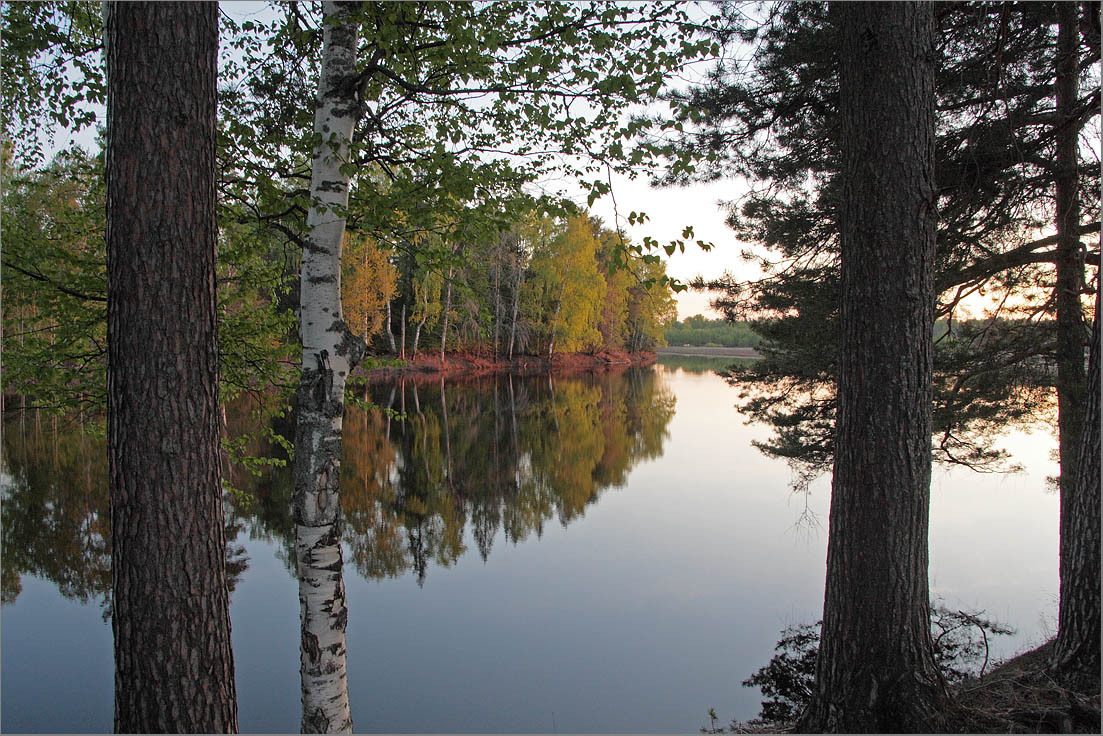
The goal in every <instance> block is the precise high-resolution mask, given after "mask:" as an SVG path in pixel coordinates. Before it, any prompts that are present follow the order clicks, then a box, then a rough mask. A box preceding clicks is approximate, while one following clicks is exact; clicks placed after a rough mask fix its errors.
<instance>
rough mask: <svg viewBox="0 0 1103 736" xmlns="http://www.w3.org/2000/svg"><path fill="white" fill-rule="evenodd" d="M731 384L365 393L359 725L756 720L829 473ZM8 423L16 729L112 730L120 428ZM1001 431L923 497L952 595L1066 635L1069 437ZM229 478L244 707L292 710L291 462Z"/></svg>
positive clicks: (349, 519) (811, 555)
mask: <svg viewBox="0 0 1103 736" xmlns="http://www.w3.org/2000/svg"><path fill="white" fill-rule="evenodd" d="M734 394H735V392H734V390H733V389H732V388H731V387H729V386H727V385H726V384H725V383H724V381H723V380H722V379H721V378H719V377H718V376H716V375H715V374H712V373H709V372H705V373H693V372H688V371H685V370H682V369H680V368H674V367H671V366H669V365H660V366H656V367H655V368H653V369H647V370H642V371H637V370H634V371H629V372H625V373H618V374H604V375H597V376H583V377H578V378H569V379H568V378H559V379H555V380H549V379H548V378H547V377H540V378H525V379H518V378H513V379H508V378H506V377H500V378H498V379H486V380H483V381H480V382H476V383H467V384H462V385H454V386H453V385H448V386H443V387H442V386H441V385H440V384H439V383H434V382H431V381H430V382H428V383H420V384H417V385H415V384H413V383H409V382H407V383H406V384H405V385H404V386H393V387H392V386H382V387H376V388H374V389H373V391H372V398H373V399H374V401H375V402H377V403H379V404H382V405H384V406H388V405H389V406H391V407H392V408H394V409H395V410H397V411H405V414H406V416H407V417H408V421H406V422H400V421H397V420H395V419H391V420H388V419H387V417H386V415H384V414H382V413H379V412H368V411H364V410H360V409H355V408H350V410H349V412H348V414H347V417H346V425H345V426H346V430H345V432H346V435H345V436H346V439H345V459H344V465H343V468H342V474H343V477H342V494H343V499H342V503H343V505H344V509H345V517H346V524H345V528H344V535H343V536H344V545H345V553H344V557H345V584H346V587H347V593H348V609H349V619H348V650H349V688H350V695H351V699H352V708H353V719H354V722H355V724H356V728H357V730H358V731H383V732H438V733H439V732H472V731H474V732H526V731H535V732H552V731H561V732H624V731H633V732H647V731H658V732H671V731H673V732H679V731H680V732H693V731H696V729H697V728H698V727H699V726H702V725H705V724H706V721H707V717H706V711H707V709H708V708H709V707H716V709H717V711H718V713H719V715H720V717H721V718H722V719H725V722H726V719H728V718H732V717H736V718H742V719H746V718H750V717H752V716H754V715H755V714H756V712H757V710H758V701H759V694H758V691H757V690H754V689H747V688H742V687H741V686H740V682H741V681H742V680H743V679H744V678H745V677H747V676H748V675H749V674H751V673H752V672H753V671H754V670H756V669H757V668H758V667H760V666H762V665H764V664H765V663H766V662H767V661H768V660H769V657H770V655H771V653H772V650H773V646H774V643H775V642H776V640H777V639H778V632H779V630H780V629H782V628H784V627H785V626H787V625H791V624H798V623H803V622H811V621H815V620H817V619H818V618H819V615H820V611H821V606H822V591H823V579H824V572H825V559H826V549H827V509H828V504H829V498H828V490H829V480H828V479H821V480H820V481H817V482H816V483H814V484H813V486H812V489H811V493H810V494H809V495H808V496H807V497H806V496H803V495H793V494H792V493H791V492H790V491H789V482H790V476H791V473H790V470H789V468H788V467H787V466H786V465H785V463H784V462H780V461H776V460H771V459H768V458H766V457H764V456H763V455H761V454H760V453H759V452H758V451H757V450H755V449H754V447H753V446H752V445H751V441H752V440H755V439H764V438H765V437H766V430H765V429H764V428H762V427H760V426H749V425H747V424H745V420H744V418H743V417H741V416H740V415H739V413H738V412H736V410H735V409H734V408H733V407H732V404H733V403H734V401H735V398H736V397H735V395H734ZM230 421H231V422H232V423H240V422H244V421H247V420H246V417H245V416H244V414H243V415H242V416H238V417H234V416H231V417H230ZM277 429H279V428H277ZM5 430H6V431H5V437H4V471H3V472H4V474H3V478H2V480H3V486H4V488H3V554H2V560H3V603H4V606H3V612H2V619H0V620H2V675H0V677H2V681H0V693H2V694H0V712H2V715H0V728H2V730H4V731H9V732H11V731H75V732H80V731H91V732H106V731H110V730H111V726H112V722H111V718H112V657H111V629H110V623H109V618H108V616H109V607H108V604H107V602H106V599H105V591H107V590H108V589H109V587H110V573H109V561H110V552H109V549H108V547H107V545H106V544H105V539H106V535H107V527H106V520H107V517H108V514H107V492H106V473H105V471H106V460H105V458H104V451H103V444H102V441H97V440H96V439H94V438H92V437H90V436H82V435H80V433H78V432H70V433H66V432H64V431H61V432H59V434H58V435H57V441H56V442H55V440H54V435H53V432H52V428H51V427H50V426H49V425H47V423H46V422H45V421H44V422H43V423H42V425H41V426H40V427H39V428H38V431H37V433H36V428H35V424H34V421H33V420H32V419H30V418H28V419H27V420H26V421H25V423H24V424H23V426H22V427H21V426H20V424H19V423H18V421H16V422H9V423H8V424H7V425H6V427H5ZM1001 443H1002V445H1003V446H1004V447H1006V448H1007V449H1008V450H1009V451H1010V452H1011V453H1012V454H1013V457H1014V459H1015V460H1017V461H1018V462H1019V463H1021V464H1023V465H1024V466H1025V468H1026V470H1025V471H1024V472H1022V473H1018V474H1015V475H1005V476H994V475H978V474H975V473H972V472H971V471H968V470H963V469H954V470H951V471H945V470H940V469H939V468H937V467H936V469H935V479H934V483H933V487H932V520H931V569H930V576H931V590H932V595H934V596H936V597H938V598H939V599H941V601H942V602H943V603H945V604H946V605H948V606H950V607H953V608H968V609H971V610H977V609H983V610H985V611H986V612H987V614H988V615H989V616H991V617H995V618H997V619H998V620H1000V621H1001V622H1003V623H1007V624H1010V625H1012V626H1014V627H1015V628H1016V629H1017V630H1018V634H1017V635H1016V636H1014V637H1007V638H1004V639H1002V640H999V641H997V642H996V643H995V652H994V654H995V655H996V656H1006V655H1009V654H1012V653H1014V652H1015V651H1017V650H1019V649H1022V648H1023V647H1025V646H1028V645H1031V644H1037V643H1040V642H1041V641H1042V640H1044V639H1045V637H1046V636H1047V635H1048V634H1050V633H1051V632H1052V630H1053V629H1054V628H1055V623H1054V620H1055V610H1056V593H1057V498H1056V496H1055V495H1054V494H1052V493H1047V492H1046V491H1045V487H1046V476H1047V475H1055V474H1056V466H1055V462H1054V460H1053V459H1052V457H1051V453H1052V450H1053V447H1054V441H1053V439H1052V437H1051V436H1050V435H1049V434H1048V433H1043V432H1037V433H1035V434H1032V435H1024V434H1011V435H1008V436H1007V437H1005V438H1003V439H1002V440H1001ZM262 449H263V448H261V447H260V446H258V447H256V448H254V450H255V451H260V450H262ZM232 480H233V482H234V484H235V485H236V486H237V487H239V488H242V489H244V490H245V491H246V492H247V494H248V496H249V499H250V500H248V501H246V500H237V501H235V502H234V503H233V505H232V506H231V507H230V510H231V513H230V514H229V517H230V518H229V519H228V521H227V523H228V531H229V535H228V536H229V537H230V538H231V539H232V540H233V541H232V543H231V549H230V551H229V554H230V561H231V573H232V576H233V585H234V588H233V592H232V597H231V610H230V613H231V618H232V623H233V642H234V652H235V665H236V670H237V682H238V696H239V708H240V725H241V729H242V730H243V731H254V732H255V731H261V732H294V731H297V730H298V727H299V719H300V710H299V673H298V668H299V651H298V644H299V603H298V587H297V583H296V581H295V579H294V577H293V576H292V573H291V571H290V570H291V566H290V560H291V559H292V557H291V549H292V535H293V532H292V526H291V521H290V518H289V515H288V508H287V507H288V502H289V499H290V477H289V473H288V472H287V471H286V470H278V469H277V470H272V471H268V472H266V473H265V474H263V475H262V476H261V477H259V478H253V477H252V476H249V475H248V474H245V473H243V472H241V471H240V470H238V471H235V472H234V473H233V476H232Z"/></svg>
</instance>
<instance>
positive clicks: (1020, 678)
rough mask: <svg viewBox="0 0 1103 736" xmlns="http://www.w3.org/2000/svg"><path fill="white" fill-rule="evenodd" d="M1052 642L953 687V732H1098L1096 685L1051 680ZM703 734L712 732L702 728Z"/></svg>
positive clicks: (745, 728)
mask: <svg viewBox="0 0 1103 736" xmlns="http://www.w3.org/2000/svg"><path fill="white" fill-rule="evenodd" d="M1052 649H1053V640H1052V639H1051V640H1050V641H1048V642H1046V643H1045V644H1043V645H1042V646H1040V647H1038V648H1036V649H1032V650H1030V651H1028V652H1024V653H1022V654H1019V655H1017V656H1015V657H1012V658H1011V659H1008V660H1006V661H1005V662H1002V663H1000V664H998V665H997V666H996V667H994V668H992V671H991V672H989V673H988V674H986V675H985V676H984V677H982V678H979V679H970V680H966V681H964V682H962V683H959V684H956V685H953V686H952V687H951V692H952V693H953V695H954V699H955V700H956V704H957V706H958V712H957V713H956V714H954V716H952V717H951V718H952V722H953V723H954V728H953V730H954V732H957V733H1095V734H1097V733H1100V726H1101V722H1100V700H1099V697H1100V683H1099V680H1096V681H1095V682H1094V683H1093V684H1092V685H1091V686H1090V687H1088V688H1087V689H1086V690H1084V691H1079V692H1078V691H1072V690H1067V689H1065V688H1063V687H1061V686H1060V685H1058V684H1057V683H1056V682H1054V680H1053V678H1052V677H1050V676H1049V674H1048V672H1047V664H1048V657H1049V653H1050V651H1052ZM793 726H794V724H792V723H771V724H763V723H757V722H754V721H752V722H750V723H745V724H741V723H733V724H732V727H731V728H730V729H717V730H716V731H715V732H720V733H723V732H727V733H792V729H793ZM703 730H705V731H706V732H712V731H711V730H708V729H703Z"/></svg>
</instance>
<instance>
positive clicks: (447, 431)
mask: <svg viewBox="0 0 1103 736" xmlns="http://www.w3.org/2000/svg"><path fill="white" fill-rule="evenodd" d="M362 398H366V399H367V400H368V402H369V403H370V404H372V405H373V406H374V408H370V409H365V408H362V407H360V406H354V405H349V406H348V407H346V413H345V421H344V451H343V457H342V459H341V506H342V510H343V512H344V523H343V525H342V526H343V535H342V536H343V541H344V543H345V545H346V547H347V549H348V551H349V557H348V560H347V561H348V562H349V563H350V564H351V565H352V566H354V567H355V569H356V571H357V572H358V573H359V574H360V575H362V576H364V577H365V578H382V577H398V576H401V575H404V574H406V573H407V572H413V573H414V575H415V576H416V578H417V580H418V582H419V583H421V584H424V582H425V579H426V576H427V575H428V570H429V568H430V567H431V566H432V565H436V566H439V567H449V566H451V565H452V564H454V563H455V562H456V561H457V560H458V559H459V558H460V556H461V555H463V554H464V553H465V552H466V551H467V550H468V545H469V544H473V545H474V547H475V548H476V549H477V550H478V553H479V554H480V555H481V556H482V557H483V559H486V558H487V556H488V555H489V554H490V553H491V550H492V548H493V546H494V540H495V539H496V538H497V536H498V534H499V532H501V535H502V537H503V538H504V539H505V540H506V541H507V542H511V543H517V542H520V541H523V540H525V539H526V538H528V537H529V535H531V534H535V535H537V536H539V535H541V534H542V533H543V530H544V525H545V524H546V523H547V522H548V521H550V520H552V519H557V520H558V521H559V522H560V523H561V524H564V525H566V524H569V523H570V522H571V521H572V520H574V519H576V518H579V517H581V516H582V515H583V514H584V513H585V509H586V507H587V506H588V505H590V504H592V503H594V502H596V501H597V499H598V498H599V497H600V495H601V493H602V492H603V491H605V490H606V489H608V488H611V487H618V486H623V485H624V483H625V482H626V480H627V477H628V473H629V471H630V470H631V469H632V468H633V467H634V466H635V465H636V464H637V463H639V462H640V461H642V460H647V459H653V458H656V457H658V456H659V455H661V454H662V447H663V442H664V441H665V440H666V439H667V437H668V433H667V425H668V424H669V422H670V419H671V417H672V416H673V414H674V397H673V395H672V394H671V392H670V391H669V389H668V388H667V387H666V384H665V382H664V379H663V377H662V374H660V373H658V372H655V371H650V370H628V371H624V372H611V373H602V374H585V375H582V376H575V377H570V378H553V377H550V376H539V377H535V376H530V377H517V376H491V377H484V378H479V379H475V380H469V381H465V382H458V383H444V382H442V381H440V379H439V378H429V377H425V376H419V377H412V378H407V379H405V380H401V381H397V382H395V383H390V384H381V385H374V386H372V387H370V389H368V390H367V391H366V392H365V395H364V396H363V397H362ZM234 480H235V482H238V483H240V482H241V481H242V480H245V481H246V483H247V485H248V488H247V490H248V495H249V496H250V497H251V499H252V500H251V502H249V503H248V504H237V505H236V506H235V508H234V510H233V513H234V514H236V515H237V517H238V518H239V519H241V521H242V522H243V523H244V524H245V525H246V526H247V527H248V528H249V530H250V534H251V535H252V536H255V537H256V536H259V537H264V538H267V539H269V540H273V539H279V540H280V541H281V543H282V546H283V548H284V549H285V550H286V556H285V557H284V560H285V564H287V566H288V570H289V571H291V570H293V566H292V562H291V561H292V560H294V552H293V548H292V546H291V545H292V544H293V526H292V524H291V520H290V517H289V516H288V511H287V509H288V508H289V500H290V492H291V487H290V483H291V478H290V472H289V470H288V469H287V468H282V469H280V468H273V469H268V470H267V471H265V472H264V473H263V474H262V475H261V476H259V477H258V478H256V479H249V478H242V477H241V476H240V475H239V476H235V477H234ZM250 480H251V482H250ZM465 530H466V531H467V532H469V538H468V537H466V536H465Z"/></svg>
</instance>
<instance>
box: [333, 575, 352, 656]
mask: <svg viewBox="0 0 1103 736" xmlns="http://www.w3.org/2000/svg"><path fill="white" fill-rule="evenodd" d="M338 569H340V568H338ZM344 600H345V597H344V595H342V596H341V610H339V611H337V621H336V628H337V630H338V631H344V630H345V627H346V626H347V625H348V622H349V609H348V607H347V606H345V605H344ZM333 646H334V647H336V646H342V647H343V646H344V642H341V643H340V644H334V645H333ZM333 651H334V652H335V653H336V651H337V650H336V649H334V650H333Z"/></svg>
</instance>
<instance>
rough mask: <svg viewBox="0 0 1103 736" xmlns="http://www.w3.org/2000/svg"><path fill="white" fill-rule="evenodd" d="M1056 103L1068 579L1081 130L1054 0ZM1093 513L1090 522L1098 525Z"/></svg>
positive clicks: (1077, 419) (1072, 63) (1072, 35)
mask: <svg viewBox="0 0 1103 736" xmlns="http://www.w3.org/2000/svg"><path fill="white" fill-rule="evenodd" d="M1056 10H1057V54H1056V87H1057V90H1056V98H1057V99H1056V106H1057V118H1058V123H1057V126H1058V127H1057V159H1056V162H1055V163H1056V176H1055V177H1054V190H1055V191H1054V198H1055V200H1056V215H1057V216H1056V220H1057V237H1058V240H1057V252H1056V259H1055V260H1056V266H1057V281H1056V285H1055V286H1054V290H1055V293H1054V301H1055V302H1056V308H1057V315H1056V318H1057V319H1056V321H1057V438H1058V448H1059V449H1058V455H1059V458H1060V464H1061V471H1060V476H1059V484H1060V491H1061V521H1060V539H1061V542H1060V559H1061V565H1060V575H1061V580H1062V583H1064V582H1065V581H1067V580H1068V579H1069V576H1070V574H1071V570H1069V569H1068V566H1069V564H1070V563H1071V560H1072V559H1073V558H1074V557H1075V556H1076V553H1075V549H1074V548H1075V545H1076V544H1077V540H1076V539H1075V534H1074V532H1073V529H1072V527H1073V526H1074V525H1075V523H1076V520H1075V514H1074V512H1073V510H1074V508H1075V506H1076V500H1075V497H1076V477H1077V474H1076V462H1077V456H1078V455H1079V454H1080V435H1081V432H1082V427H1083V424H1084V406H1083V400H1084V391H1085V377H1084V338H1085V334H1084V315H1083V311H1082V309H1081V305H1080V291H1081V288H1082V287H1083V280H1084V266H1083V257H1084V255H1083V249H1082V247H1081V245H1080V238H1079V230H1080V205H1079V200H1078V198H1077V193H1076V189H1077V183H1078V178H1079V177H1078V173H1079V172H1078V166H1077V163H1078V157H1079V152H1078V150H1077V147H1078V140H1079V132H1080V128H1079V126H1077V125H1072V124H1070V123H1071V118H1073V117H1074V116H1075V113H1074V112H1073V110H1074V108H1075V107H1076V98H1077V94H1076V92H1077V78H1078V76H1079V75H1078V72H1079V69H1078V64H1077V53H1078V48H1077V47H1078V42H1079V36H1080V34H1079V30H1078V28H1077V16H1078V13H1077V7H1076V4H1075V3H1057V4H1056ZM1098 521H1099V519H1098V515H1097V516H1096V518H1095V522H1096V523H1097V524H1098Z"/></svg>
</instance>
